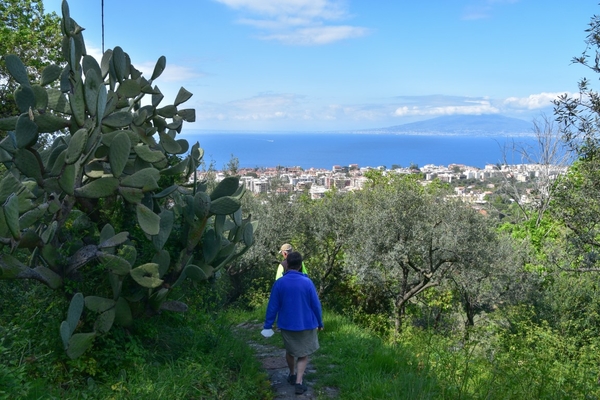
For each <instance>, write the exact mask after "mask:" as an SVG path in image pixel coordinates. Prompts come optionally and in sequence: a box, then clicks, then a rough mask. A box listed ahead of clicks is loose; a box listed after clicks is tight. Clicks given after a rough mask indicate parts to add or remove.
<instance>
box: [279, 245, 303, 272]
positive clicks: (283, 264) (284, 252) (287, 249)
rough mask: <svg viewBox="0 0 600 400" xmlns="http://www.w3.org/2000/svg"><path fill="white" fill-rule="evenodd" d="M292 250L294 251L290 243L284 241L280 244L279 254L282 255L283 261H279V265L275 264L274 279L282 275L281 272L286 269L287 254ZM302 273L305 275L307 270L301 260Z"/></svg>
mask: <svg viewBox="0 0 600 400" xmlns="http://www.w3.org/2000/svg"><path fill="white" fill-rule="evenodd" d="M292 251H294V248H293V247H292V245H291V244H289V243H285V244H282V245H281V248H280V249H279V254H281V255H282V256H283V261H281V262H280V263H279V266H277V272H276V273H275V280H277V279H279V278H281V277H282V276H283V274H284V273H285V271H287V268H288V267H287V256H288V254H290V253H291V252H292ZM302 273H303V274H305V275H307V274H308V271H307V270H306V267H305V266H304V262H302Z"/></svg>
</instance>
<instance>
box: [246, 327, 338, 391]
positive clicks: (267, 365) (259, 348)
mask: <svg viewBox="0 0 600 400" xmlns="http://www.w3.org/2000/svg"><path fill="white" fill-rule="evenodd" d="M237 327H238V328H243V329H249V330H254V331H256V332H259V331H260V330H261V329H262V324H260V323H255V322H246V323H243V324H240V325H238V326H237ZM282 343H283V341H282V339H281V335H280V334H279V333H275V335H274V336H272V337H271V338H269V339H265V340H264V341H263V342H262V343H258V342H256V341H254V340H248V345H249V346H250V347H252V348H253V349H254V352H255V353H254V354H255V356H256V358H257V359H258V360H259V361H260V362H261V364H262V366H263V368H264V369H265V371H266V372H267V374H268V375H269V380H270V381H271V388H272V389H273V391H274V393H275V396H274V398H275V399H277V400H282V399H303V400H304V399H333V398H336V397H337V391H336V390H335V389H332V388H321V389H320V390H319V391H318V392H316V391H315V390H314V388H313V385H314V381H315V380H316V379H317V377H318V375H317V374H316V372H317V371H316V369H315V368H314V366H313V365H312V363H311V362H310V358H309V362H308V365H307V366H306V371H305V373H304V384H305V385H306V386H307V387H308V390H307V391H306V392H304V394H301V395H297V394H295V393H294V386H293V385H290V384H289V383H288V382H287V377H288V374H289V369H288V367H287V363H286V361H285V350H284V349H283V345H282Z"/></svg>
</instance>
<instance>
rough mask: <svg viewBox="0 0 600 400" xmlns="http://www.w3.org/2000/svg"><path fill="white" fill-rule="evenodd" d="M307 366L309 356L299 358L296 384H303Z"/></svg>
mask: <svg viewBox="0 0 600 400" xmlns="http://www.w3.org/2000/svg"><path fill="white" fill-rule="evenodd" d="M306 365H308V356H304V357H298V363H297V365H296V383H302V376H303V375H304V370H305V369H306Z"/></svg>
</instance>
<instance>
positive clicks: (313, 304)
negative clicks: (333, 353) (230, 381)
mask: <svg viewBox="0 0 600 400" xmlns="http://www.w3.org/2000/svg"><path fill="white" fill-rule="evenodd" d="M286 260H287V268H288V269H287V271H286V272H285V273H284V274H283V276H282V277H281V279H278V280H276V281H275V283H274V284H273V288H272V289H271V295H270V297H269V303H268V305H267V312H266V315H265V323H264V326H263V328H264V329H265V330H271V329H272V327H273V323H274V322H275V319H277V326H278V327H279V329H280V330H281V336H282V337H283V344H284V347H285V359H286V362H287V365H288V368H289V375H288V379H287V380H288V383H290V384H291V385H295V392H296V394H302V393H304V392H306V390H307V387H306V385H305V384H304V382H303V376H304V371H305V370H306V365H307V364H308V356H309V355H311V354H312V353H314V352H315V351H317V350H318V348H319V337H318V335H317V331H318V330H322V329H323V315H322V309H321V302H320V301H319V297H318V295H317V290H316V288H315V285H314V284H313V282H312V281H311V280H310V279H309V278H308V277H307V276H306V275H305V274H303V273H302V272H300V271H301V269H302V255H301V254H300V253H298V252H295V251H291V252H290V253H288V254H287V258H286ZM271 332H272V331H271ZM295 364H296V365H295Z"/></svg>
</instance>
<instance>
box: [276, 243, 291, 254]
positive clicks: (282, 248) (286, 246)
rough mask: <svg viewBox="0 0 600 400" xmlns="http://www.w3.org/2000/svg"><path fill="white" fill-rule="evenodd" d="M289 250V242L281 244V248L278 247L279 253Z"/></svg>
mask: <svg viewBox="0 0 600 400" xmlns="http://www.w3.org/2000/svg"><path fill="white" fill-rule="evenodd" d="M284 251H285V252H290V251H292V245H291V244H289V243H286V244H283V245H282V246H281V248H280V249H279V254H281V253H283V252H284Z"/></svg>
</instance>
